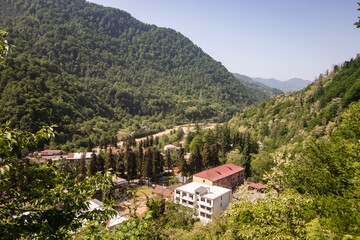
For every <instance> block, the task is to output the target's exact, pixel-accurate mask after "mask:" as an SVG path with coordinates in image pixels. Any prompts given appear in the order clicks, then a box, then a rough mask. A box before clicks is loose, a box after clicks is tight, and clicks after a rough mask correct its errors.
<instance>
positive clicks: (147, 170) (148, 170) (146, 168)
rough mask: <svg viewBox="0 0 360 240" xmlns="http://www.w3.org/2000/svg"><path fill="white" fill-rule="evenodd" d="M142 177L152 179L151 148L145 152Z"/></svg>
mask: <svg viewBox="0 0 360 240" xmlns="http://www.w3.org/2000/svg"><path fill="white" fill-rule="evenodd" d="M141 173H142V176H143V177H145V178H147V179H150V178H151V177H152V151H151V148H148V149H146V150H145V154H144V157H143V162H142V166H141Z"/></svg>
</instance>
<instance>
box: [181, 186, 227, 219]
mask: <svg viewBox="0 0 360 240" xmlns="http://www.w3.org/2000/svg"><path fill="white" fill-rule="evenodd" d="M174 197H175V199H174V202H175V203H178V204H181V205H183V206H185V207H189V208H195V209H196V211H197V212H196V217H198V218H199V219H200V220H201V221H204V222H209V221H211V219H212V217H213V215H214V214H215V213H216V212H217V211H219V210H225V209H226V208H227V207H228V205H229V203H230V201H231V199H232V194H231V190H230V189H227V188H223V187H218V186H209V185H205V184H202V183H198V182H192V183H189V184H186V185H184V186H181V187H178V188H176V189H175V196H174Z"/></svg>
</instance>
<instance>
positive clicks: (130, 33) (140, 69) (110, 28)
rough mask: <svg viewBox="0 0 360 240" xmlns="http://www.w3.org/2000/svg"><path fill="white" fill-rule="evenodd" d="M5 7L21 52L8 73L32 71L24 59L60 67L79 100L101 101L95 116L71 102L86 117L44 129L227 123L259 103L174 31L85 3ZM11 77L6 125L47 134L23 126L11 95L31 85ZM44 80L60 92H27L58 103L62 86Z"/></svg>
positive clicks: (2, 15) (5, 2) (0, 20)
mask: <svg viewBox="0 0 360 240" xmlns="http://www.w3.org/2000/svg"><path fill="white" fill-rule="evenodd" d="M0 6H1V9H2V11H1V12H0V25H1V26H2V28H4V29H5V30H6V31H7V32H9V37H8V40H9V42H10V44H13V45H15V46H16V47H13V49H12V54H11V58H14V61H12V60H8V63H7V65H5V68H4V69H12V68H13V67H14V68H22V67H24V66H22V65H21V62H19V61H18V60H17V59H18V58H19V57H21V56H22V55H24V58H27V59H29V58H31V59H38V60H36V61H37V62H39V63H43V64H45V65H51V66H56V69H55V70H54V69H53V68H50V69H48V70H47V72H50V75H51V74H52V71H55V73H54V74H55V75H56V76H63V75H66V76H69V78H68V79H69V84H70V85H76V86H79V88H77V89H75V90H74V91H73V92H72V93H71V94H72V96H75V95H76V96H78V95H82V96H83V98H84V101H85V102H91V101H93V100H91V99H97V100H96V101H98V103H96V104H95V105H94V106H93V107H92V111H93V112H92V113H91V114H90V113H85V112H87V111H88V110H86V109H85V106H83V105H82V104H80V105H74V102H72V101H67V98H64V99H63V100H64V102H65V104H69V105H70V106H71V108H73V109H76V111H78V112H80V114H65V112H61V113H59V115H58V116H57V117H56V118H49V117H46V116H42V115H40V116H39V119H38V121H37V122H38V123H41V124H46V125H49V124H58V125H59V126H63V125H64V122H70V123H71V124H72V125H73V128H76V129H79V128H81V126H78V127H75V125H76V124H81V125H83V124H84V122H86V121H89V120H92V118H93V117H94V116H99V117H103V118H104V119H105V120H106V119H108V120H110V121H116V122H117V123H118V124H117V125H119V124H120V125H122V126H124V127H126V126H133V128H137V127H138V126H139V125H142V124H143V121H146V122H147V124H148V125H151V124H153V125H155V126H154V127H156V126H157V127H159V126H158V125H159V122H162V123H164V124H173V123H183V122H189V121H196V120H201V119H210V118H212V119H213V120H215V121H224V120H227V119H229V118H230V117H231V116H232V114H233V113H235V112H237V111H239V110H240V109H242V108H243V107H244V106H247V105H250V104H253V103H256V102H258V98H257V97H256V96H255V95H254V94H253V93H252V92H251V91H249V89H248V88H247V87H246V86H244V85H243V84H241V83H240V82H239V81H238V80H236V79H235V78H234V77H233V76H232V74H231V73H229V72H228V71H227V70H226V69H225V67H224V66H222V65H221V63H219V62H217V61H215V60H213V59H212V58H211V57H210V56H209V55H207V54H206V53H204V52H203V51H202V50H201V49H200V48H199V47H197V46H196V45H194V44H193V43H192V42H191V41H190V40H189V39H188V38H186V37H184V36H183V35H182V34H180V33H178V32H176V31H174V30H172V29H165V28H159V27H156V26H154V25H148V24H144V23H142V22H140V21H138V20H136V19H135V18H133V17H131V15H130V14H128V13H126V12H124V11H121V10H117V9H113V8H106V7H103V6H99V5H96V4H92V3H88V2H86V1H83V0H74V1H73V0H71V1H70V0H65V1H59V0H57V1H50V0H16V1H9V0H1V1H0ZM28 56H30V57H28ZM10 62H12V63H10ZM9 64H10V65H11V64H19V65H18V66H10V65H9ZM32 68H33V65H31V64H30V65H29V66H27V67H26V69H23V74H24V75H23V77H24V78H27V77H29V76H28V74H29V71H31V72H32V71H35V72H37V71H38V70H37V69H36V68H34V69H32ZM4 69H2V71H7V70H4ZM8 71H10V70H8ZM7 74H9V73H6V72H5V73H2V77H3V80H2V87H1V91H2V92H1V93H0V94H1V96H2V97H1V99H0V103H1V104H0V111H2V112H5V113H6V114H4V115H3V116H2V118H1V122H2V123H4V122H5V121H7V120H12V124H13V125H15V126H17V127H20V128H23V129H24V130H29V131H34V130H36V129H34V128H40V127H41V126H35V125H37V124H35V125H34V126H32V127H29V126H28V125H26V124H25V125H22V124H17V123H18V122H20V121H21V118H20V116H19V114H18V112H19V111H20V110H19V109H20V108H23V107H24V106H23V105H22V102H18V103H17V104H14V101H15V100H16V99H14V98H13V99H10V96H17V95H20V94H21V92H24V90H21V88H24V85H25V84H24V82H23V80H20V79H18V80H16V81H13V78H11V77H9V78H8V79H7ZM14 74H15V73H14ZM56 76H54V77H56ZM30 78H31V77H30ZM61 78H62V77H60V79H61ZM42 81H45V83H44V84H45V85H53V84H54V85H53V87H52V88H51V87H50V88H48V89H43V90H41V91H39V90H38V88H37V87H34V88H29V89H26V92H27V94H29V95H34V96H38V95H46V94H48V95H47V97H48V98H50V101H55V99H56V97H54V98H53V96H54V95H53V94H52V91H51V89H55V88H56V87H57V86H56V84H57V83H55V82H54V81H52V83H50V82H51V80H50V78H49V77H44V78H43V80H42ZM59 81H60V80H59ZM5 89H6V92H5ZM9 91H10V92H9ZM55 95H56V94H55ZM6 96H7V97H6ZM11 102H12V103H11ZM33 103H34V104H36V102H33ZM97 105H99V106H101V107H96V106H97ZM6 106H7V107H6ZM10 106H11V107H10ZM47 107H49V108H53V107H54V106H50V105H49V106H47ZM47 107H45V108H46V111H48V109H47ZM5 108H6V109H5ZM30 108H31V107H30ZM100 108H102V109H101V110H100ZM87 109H89V108H87ZM23 113H24V114H25V116H22V118H24V119H32V117H31V116H30V115H31V114H30V113H26V112H23ZM66 116H67V117H66ZM79 116H80V117H79ZM135 116H136V118H134V117H135ZM65 118H66V119H65ZM68 118H69V119H68ZM129 119H135V120H133V121H129ZM105 120H103V121H105ZM106 121H107V120H106ZM106 121H105V122H106ZM91 128H93V127H90V129H91ZM62 130H63V129H60V131H62ZM114 131H115V129H113V132H114Z"/></svg>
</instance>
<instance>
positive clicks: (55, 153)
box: [40, 150, 63, 156]
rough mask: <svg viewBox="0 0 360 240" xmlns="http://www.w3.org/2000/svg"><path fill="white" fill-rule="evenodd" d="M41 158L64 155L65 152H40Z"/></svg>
mask: <svg viewBox="0 0 360 240" xmlns="http://www.w3.org/2000/svg"><path fill="white" fill-rule="evenodd" d="M40 154H41V156H54V155H62V154H63V152H62V151H61V150H44V151H41V152H40Z"/></svg>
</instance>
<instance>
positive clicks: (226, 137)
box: [221, 125, 231, 154]
mask: <svg viewBox="0 0 360 240" xmlns="http://www.w3.org/2000/svg"><path fill="white" fill-rule="evenodd" d="M230 149H231V137H230V129H229V128H228V127H227V126H226V125H225V127H224V132H223V138H222V142H221V150H222V152H223V154H225V153H227V152H228V151H230Z"/></svg>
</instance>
